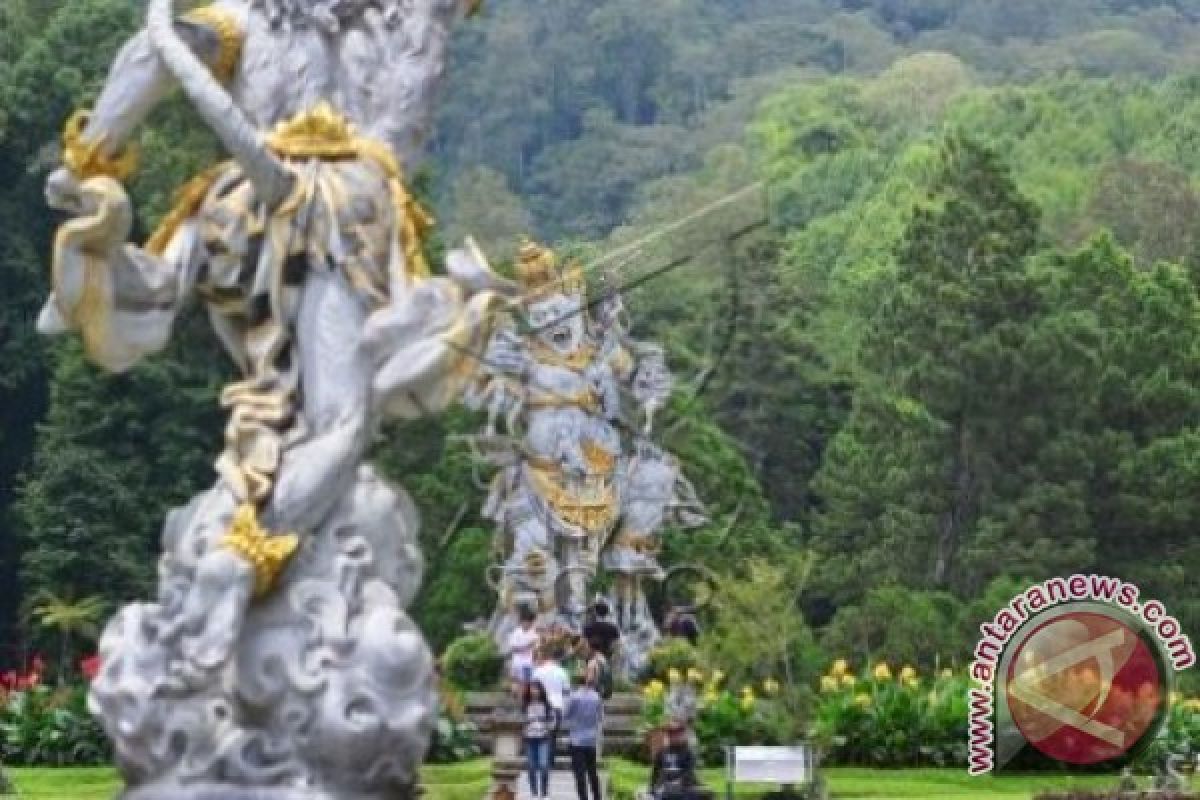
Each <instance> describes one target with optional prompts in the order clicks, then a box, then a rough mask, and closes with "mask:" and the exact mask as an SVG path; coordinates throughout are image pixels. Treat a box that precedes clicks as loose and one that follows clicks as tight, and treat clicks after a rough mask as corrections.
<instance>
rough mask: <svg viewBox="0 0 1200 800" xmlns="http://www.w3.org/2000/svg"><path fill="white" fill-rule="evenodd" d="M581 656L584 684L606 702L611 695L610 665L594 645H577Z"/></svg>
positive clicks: (583, 643)
mask: <svg viewBox="0 0 1200 800" xmlns="http://www.w3.org/2000/svg"><path fill="white" fill-rule="evenodd" d="M579 651H580V654H581V655H582V656H583V663H584V668H583V675H584V682H585V683H586V684H587V685H588V686H590V687H592V688H593V689H595V690H596V693H597V694H599V695H600V699H601V700H608V699H609V698H610V697H612V693H613V676H612V665H611V664H610V663H609V661H608V659H607V658H606V657H605V656H604V653H602V652H601V651H600V650H599V649H597V648H596V646H595V645H593V644H590V643H589V642H587V641H582V642H581V643H580V645H579Z"/></svg>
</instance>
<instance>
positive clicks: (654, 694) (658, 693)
mask: <svg viewBox="0 0 1200 800" xmlns="http://www.w3.org/2000/svg"><path fill="white" fill-rule="evenodd" d="M665 690H666V687H665V686H663V683H662V681H659V680H653V681H650V682H649V683H647V684H646V685H645V687H643V688H642V694H643V695H644V696H645V697H646V698H647V699H648V700H656V699H658V698H659V697H662V694H663V692H664V691H665Z"/></svg>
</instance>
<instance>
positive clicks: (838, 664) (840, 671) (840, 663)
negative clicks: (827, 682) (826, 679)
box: [829, 658, 850, 678]
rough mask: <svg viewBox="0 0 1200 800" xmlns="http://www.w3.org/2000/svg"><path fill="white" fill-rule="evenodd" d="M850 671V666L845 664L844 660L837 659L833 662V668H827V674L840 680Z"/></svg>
mask: <svg viewBox="0 0 1200 800" xmlns="http://www.w3.org/2000/svg"><path fill="white" fill-rule="evenodd" d="M849 671H850V665H849V664H847V663H846V659H844V658H839V659H838V660H837V661H835V662H833V666H832V667H830V668H829V674H830V675H832V676H833V677H835V678H840V677H842V676H843V675H845V674H846V673H848V672H849Z"/></svg>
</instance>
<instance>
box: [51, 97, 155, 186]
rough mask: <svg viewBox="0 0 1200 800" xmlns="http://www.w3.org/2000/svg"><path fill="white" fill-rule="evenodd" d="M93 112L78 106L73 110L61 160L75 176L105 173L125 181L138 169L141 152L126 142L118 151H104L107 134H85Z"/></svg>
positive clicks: (78, 178)
mask: <svg viewBox="0 0 1200 800" xmlns="http://www.w3.org/2000/svg"><path fill="white" fill-rule="evenodd" d="M91 116H92V115H91V112H90V111H86V110H79V111H76V112H75V113H74V114H72V115H71V116H70V117H69V118H68V119H67V123H66V125H65V126H64V127H63V134H62V147H63V152H62V161H63V165H64V166H66V168H67V169H68V170H70V172H71V174H72V175H74V176H75V178H76V180H80V181H85V180H87V179H88V178H96V177H99V176H105V177H108V178H112V179H114V180H116V181H119V182H121V183H124V182H125V181H126V180H128V178H129V176H130V175H132V174H133V173H134V172H135V171H136V170H137V165H138V154H137V148H136V147H134V146H133V145H126V146H125V147H123V148H122V149H121V150H120V151H119V152H117V153H115V154H113V155H108V154H106V153H105V147H104V138H103V137H99V138H96V139H93V140H91V141H89V140H88V139H86V138H85V137H84V131H85V130H86V129H87V126H88V122H89V120H90V119H91Z"/></svg>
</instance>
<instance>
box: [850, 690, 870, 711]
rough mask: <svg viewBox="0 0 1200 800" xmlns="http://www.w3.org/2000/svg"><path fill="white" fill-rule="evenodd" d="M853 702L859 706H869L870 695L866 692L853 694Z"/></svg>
mask: <svg viewBox="0 0 1200 800" xmlns="http://www.w3.org/2000/svg"><path fill="white" fill-rule="evenodd" d="M854 704H855V705H856V706H858V707H859V708H870V706H871V695H869V694H867V693H866V692H859V693H858V694H856V695H854Z"/></svg>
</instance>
